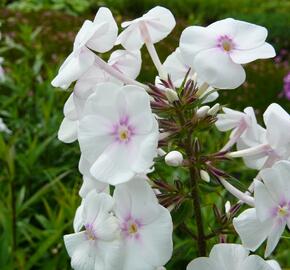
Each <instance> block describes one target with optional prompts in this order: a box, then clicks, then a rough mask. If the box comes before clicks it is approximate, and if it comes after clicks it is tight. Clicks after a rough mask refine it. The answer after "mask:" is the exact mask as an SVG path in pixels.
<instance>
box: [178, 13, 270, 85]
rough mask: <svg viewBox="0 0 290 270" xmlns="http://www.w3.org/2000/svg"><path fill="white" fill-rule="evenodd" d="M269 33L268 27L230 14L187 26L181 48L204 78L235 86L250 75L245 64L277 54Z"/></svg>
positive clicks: (190, 63) (209, 82) (216, 82)
mask: <svg viewBox="0 0 290 270" xmlns="http://www.w3.org/2000/svg"><path fill="white" fill-rule="evenodd" d="M267 34H268V32H267V29H266V28H264V27H261V26H258V25H255V24H251V23H247V22H243V21H239V20H234V19H231V18H228V19H224V20H221V21H217V22H215V23H212V24H210V25H209V26H207V27H201V26H191V27H188V28H186V29H185V30H184V31H183V32H182V34H181V38H180V50H181V53H182V55H183V57H184V59H185V60H186V61H187V64H188V65H189V66H191V67H192V68H194V70H195V71H196V72H197V75H198V76H199V77H200V78H201V80H203V81H205V82H207V83H208V84H209V85H211V86H213V87H215V88H221V89H234V88H237V87H238V86H240V85H241V84H242V83H243V82H244V81H245V78H246V74H245V71H244V69H243V67H242V64H247V63H250V62H252V61H254V60H256V59H265V58H270V57H274V56H275V50H274V49H273V47H272V46H271V45H270V44H268V43H266V42H265V40H266V37H267Z"/></svg>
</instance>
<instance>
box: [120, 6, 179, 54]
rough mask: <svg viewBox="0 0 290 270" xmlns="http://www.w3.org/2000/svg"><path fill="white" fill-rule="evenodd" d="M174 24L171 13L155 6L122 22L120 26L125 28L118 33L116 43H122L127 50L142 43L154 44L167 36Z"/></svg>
mask: <svg viewBox="0 0 290 270" xmlns="http://www.w3.org/2000/svg"><path fill="white" fill-rule="evenodd" d="M175 24H176V23H175V19H174V16H173V15H172V13H171V12H170V11H169V10H168V9H166V8H164V7H160V6H157V7H155V8H153V9H151V10H149V11H148V12H147V13H146V14H144V15H143V16H142V17H140V18H137V19H135V20H133V21H128V22H123V23H122V27H123V28H126V29H125V30H123V32H122V33H121V34H120V35H119V37H118V39H117V43H116V44H122V46H123V47H124V48H126V49H128V50H139V49H140V48H141V47H142V46H143V44H144V43H147V42H148V43H152V44H154V43H157V42H159V41H160V40H162V39H164V38H165V37H167V36H168V35H169V33H170V32H171V31H172V29H173V28H174V26H175Z"/></svg>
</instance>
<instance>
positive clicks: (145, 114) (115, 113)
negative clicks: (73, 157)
mask: <svg viewBox="0 0 290 270" xmlns="http://www.w3.org/2000/svg"><path fill="white" fill-rule="evenodd" d="M144 123H146V124H144ZM78 140H79V143H80V148H81V152H82V155H83V157H84V158H86V159H87V160H88V161H89V162H90V163H91V164H92V167H91V169H90V172H91V174H92V175H93V176H94V177H95V178H96V179H98V180H99V181H102V182H105V183H109V184H112V185H115V184H119V183H123V182H126V181H129V180H130V179H131V178H132V177H133V176H134V175H135V174H137V173H146V171H147V170H148V169H149V168H150V166H152V165H153V158H154V157H155V156H156V155H157V143H158V123H157V121H156V119H155V118H154V116H153V114H152V112H151V108H150V99H149V95H148V94H147V93H146V92H145V91H144V89H142V88H139V87H138V86H132V85H127V86H123V87H121V86H119V85H116V84H113V83H103V84H99V85H98V86H97V89H96V91H95V92H94V93H93V94H92V95H91V96H90V97H89V98H88V100H87V102H86V104H85V107H84V112H83V117H82V119H81V120H80V124H79V129H78Z"/></svg>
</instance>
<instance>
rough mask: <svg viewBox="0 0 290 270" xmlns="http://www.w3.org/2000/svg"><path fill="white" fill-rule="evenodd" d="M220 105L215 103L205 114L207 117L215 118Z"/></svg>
mask: <svg viewBox="0 0 290 270" xmlns="http://www.w3.org/2000/svg"><path fill="white" fill-rule="evenodd" d="M220 107H221V106H220V104H219V103H216V104H215V105H213V106H212V107H211V108H210V109H209V110H208V112H207V114H208V115H211V116H215V115H216V114H217V113H218V111H219V110H220Z"/></svg>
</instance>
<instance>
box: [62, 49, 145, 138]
mask: <svg viewBox="0 0 290 270" xmlns="http://www.w3.org/2000/svg"><path fill="white" fill-rule="evenodd" d="M108 64H109V65H110V66H112V67H113V68H114V69H116V70H118V71H119V72H120V73H123V74H125V75H126V76H128V77H129V78H132V79H134V78H135V77H136V76H138V74H139V72H140V68H141V55H140V52H139V51H134V52H129V51H126V50H117V51H115V52H113V53H112V55H111V56H110V59H109V61H108ZM102 82H114V83H116V84H120V85H122V84H123V83H122V82H121V81H119V80H117V79H116V78H114V77H113V76H111V75H110V74H108V73H107V72H106V71H104V70H103V69H101V68H100V67H99V66H98V65H96V64H94V65H93V66H91V67H90V68H89V70H88V71H86V72H85V74H83V75H82V76H81V77H80V78H79V80H78V81H77V83H76V85H75V87H74V91H73V93H72V94H71V95H70V97H69V98H68V100H67V101H66V103H65V105H64V116H65V118H64V119H63V121H62V123H61V126H60V128H59V131H58V139H59V140H61V141H63V142H65V143H71V142H74V141H75V140H76V139H77V129H78V124H79V120H80V119H81V118H82V116H83V110H84V105H85V103H86V101H87V99H88V97H89V96H90V95H91V94H92V93H93V92H94V90H95V88H96V85H97V84H98V83H102Z"/></svg>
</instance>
